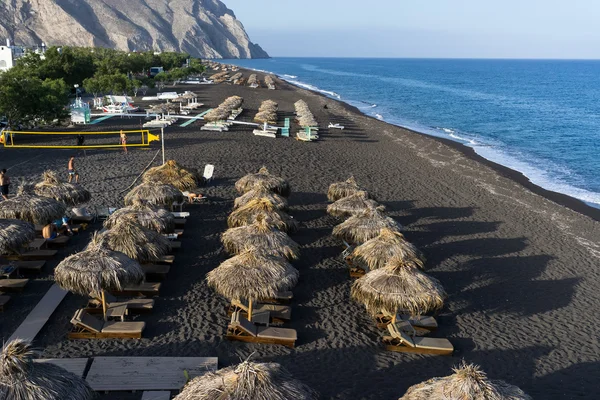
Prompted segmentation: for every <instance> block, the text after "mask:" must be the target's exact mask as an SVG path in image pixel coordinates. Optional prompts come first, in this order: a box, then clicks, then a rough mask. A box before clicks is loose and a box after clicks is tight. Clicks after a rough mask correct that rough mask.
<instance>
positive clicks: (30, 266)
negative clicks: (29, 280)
mask: <svg viewBox="0 0 600 400" xmlns="http://www.w3.org/2000/svg"><path fill="white" fill-rule="evenodd" d="M14 263H15V266H16V267H17V268H18V269H19V273H24V274H41V273H42V269H43V268H44V266H45V265H46V261H44V260H41V261H14Z"/></svg>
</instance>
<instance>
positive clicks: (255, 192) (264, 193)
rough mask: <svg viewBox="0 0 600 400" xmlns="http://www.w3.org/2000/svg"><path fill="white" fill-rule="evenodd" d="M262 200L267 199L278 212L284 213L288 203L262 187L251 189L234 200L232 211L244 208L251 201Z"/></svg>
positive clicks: (283, 198)
mask: <svg viewBox="0 0 600 400" xmlns="http://www.w3.org/2000/svg"><path fill="white" fill-rule="evenodd" d="M262 198H265V199H268V200H269V201H270V202H271V203H272V204H273V206H274V207H275V208H276V209H278V210H282V211H285V210H287V208H288V202H287V200H286V199H285V197H283V196H280V195H278V194H277V193H273V192H271V191H270V190H267V189H265V188H263V187H258V188H256V189H252V190H250V191H248V192H246V193H244V194H243V195H241V196H240V197H238V198H237V199H235V201H234V203H233V209H234V210H237V209H238V208H240V207H243V206H245V205H246V204H248V203H249V202H250V201H252V200H256V199H262Z"/></svg>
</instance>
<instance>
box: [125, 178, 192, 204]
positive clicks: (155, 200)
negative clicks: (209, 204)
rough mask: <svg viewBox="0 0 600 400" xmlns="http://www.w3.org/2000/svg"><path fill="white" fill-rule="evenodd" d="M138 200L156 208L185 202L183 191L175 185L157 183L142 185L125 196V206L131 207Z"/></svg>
mask: <svg viewBox="0 0 600 400" xmlns="http://www.w3.org/2000/svg"><path fill="white" fill-rule="evenodd" d="M136 200H145V201H147V202H149V203H150V204H154V205H156V206H171V204H173V203H175V202H177V203H181V202H182V201H183V194H182V193H181V190H179V189H177V188H176V187H175V186H173V185H167V184H161V183H157V182H147V183H142V184H140V185H138V186H136V187H134V188H133V189H131V191H130V192H129V193H127V195H126V196H125V205H127V206H130V205H132V204H133V203H134V201H136Z"/></svg>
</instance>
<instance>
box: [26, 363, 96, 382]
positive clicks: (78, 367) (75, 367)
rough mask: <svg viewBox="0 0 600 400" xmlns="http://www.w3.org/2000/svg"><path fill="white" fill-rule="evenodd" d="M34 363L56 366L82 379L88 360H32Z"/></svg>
mask: <svg viewBox="0 0 600 400" xmlns="http://www.w3.org/2000/svg"><path fill="white" fill-rule="evenodd" d="M33 361H34V362H36V363H48V364H54V365H58V366H59V367H62V368H64V369H66V370H67V371H69V372H72V373H74V374H75V375H77V376H79V377H81V378H83V377H84V374H85V368H86V367H87V363H88V361H89V358H40V359H37V360H33Z"/></svg>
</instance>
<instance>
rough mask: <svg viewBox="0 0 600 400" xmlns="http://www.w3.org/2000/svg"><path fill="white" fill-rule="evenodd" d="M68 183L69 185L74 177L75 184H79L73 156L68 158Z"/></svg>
mask: <svg viewBox="0 0 600 400" xmlns="http://www.w3.org/2000/svg"><path fill="white" fill-rule="evenodd" d="M68 169H69V183H71V181H72V180H73V177H75V183H79V174H78V173H77V171H75V156H71V158H69V166H68Z"/></svg>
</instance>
